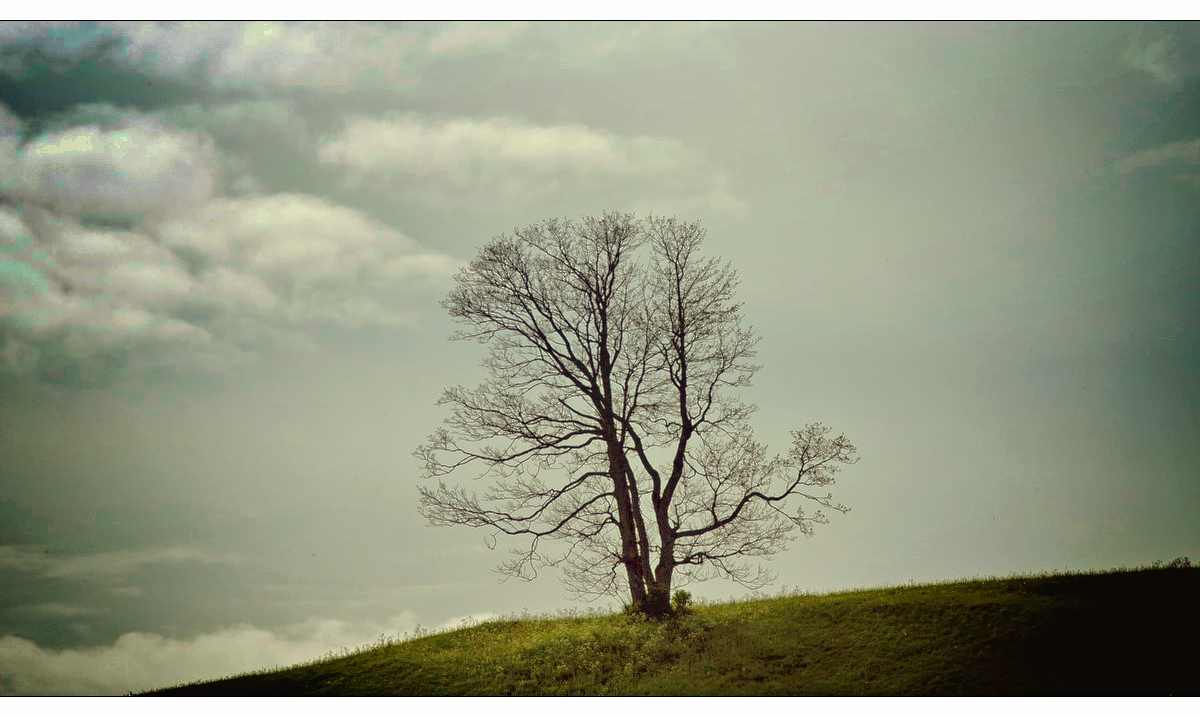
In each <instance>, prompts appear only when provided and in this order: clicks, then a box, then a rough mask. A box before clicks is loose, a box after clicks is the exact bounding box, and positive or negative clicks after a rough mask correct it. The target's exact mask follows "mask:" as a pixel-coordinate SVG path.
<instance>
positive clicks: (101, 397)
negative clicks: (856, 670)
mask: <svg viewBox="0 0 1200 717" xmlns="http://www.w3.org/2000/svg"><path fill="white" fill-rule="evenodd" d="M605 210H622V211H633V212H639V213H645V212H654V213H655V214H666V215H672V214H673V215H677V216H679V217H680V218H682V219H688V220H690V219H699V220H701V221H702V222H703V224H704V226H705V227H706V228H707V230H708V240H707V243H706V248H707V251H708V252H709V253H710V254H713V255H718V256H722V257H725V258H727V259H729V260H731V261H732V263H733V265H734V267H735V268H736V269H737V271H738V272H740V275H741V277H742V284H741V288H740V297H741V298H742V299H743V300H744V302H745V310H744V312H745V316H746V321H747V323H749V324H752V325H753V326H754V327H755V329H756V330H757V332H758V333H759V334H760V335H761V336H762V342H761V343H760V345H759V349H760V353H759V357H758V361H759V363H761V364H763V366H764V368H763V369H762V371H761V372H760V373H759V374H758V377H757V379H756V382H755V386H754V387H753V388H751V389H748V390H746V391H745V393H744V394H743V397H744V398H745V399H747V400H748V401H751V402H753V403H756V404H758V406H759V408H760V410H759V412H758V413H757V414H756V416H755V418H754V425H755V427H756V430H757V436H758V438H759V439H760V440H762V441H764V442H766V443H767V444H769V445H770V446H772V447H773V448H775V449H776V450H780V451H782V450H785V449H786V448H787V443H788V431H789V430H793V429H798V428H800V427H802V426H803V425H804V424H806V423H810V422H814V421H822V422H824V423H826V424H828V425H830V426H832V427H833V428H834V429H835V431H836V432H844V433H845V434H846V435H847V437H848V438H850V439H851V440H852V441H853V442H854V443H855V444H856V445H857V446H858V448H859V454H860V455H861V461H860V462H859V463H858V464H857V465H855V466H852V467H849V468H847V469H846V470H845V471H844V472H843V473H841V474H840V476H839V481H838V483H837V485H836V486H834V488H833V491H834V496H835V498H837V499H838V500H839V501H840V502H842V503H846V504H848V505H849V506H851V508H852V511H851V512H850V513H849V514H847V515H840V514H834V515H833V516H832V518H831V523H830V524H829V525H825V526H818V528H817V532H816V535H815V536H814V537H812V538H810V539H804V538H801V539H800V540H798V541H796V542H794V543H792V544H791V546H790V548H789V549H788V550H787V552H785V553H783V554H781V555H779V556H778V557H777V558H776V559H775V560H773V561H771V563H770V567H771V569H772V570H773V571H774V572H775V573H776V574H777V575H778V576H779V577H778V581H777V583H776V584H775V587H774V589H779V588H782V587H783V586H787V587H788V588H799V589H803V590H810V591H831V590H844V589H851V588H856V587H869V586H882V585H893V584H898V583H907V582H908V581H910V580H913V581H917V582H923V581H939V580H950V579H956V578H970V577H975V576H1004V575H1010V574H1013V573H1028V572H1039V571H1048V570H1063V569H1070V570H1087V569H1094V568H1112V567H1118V566H1130V567H1132V566H1136V565H1142V564H1148V563H1150V562H1152V561H1154V560H1170V559H1172V558H1175V557H1179V556H1190V557H1191V558H1192V559H1193V560H1197V559H1200V519H1198V518H1200V480H1198V478H1200V476H1198V475H1197V467H1198V466H1200V390H1198V386H1200V381H1198V378H1200V377H1198V373H1197V372H1198V368H1200V244H1198V241H1200V238H1198V236H1197V227H1198V226H1200V223H1198V219H1200V27H1197V26H1196V25H1194V24H1182V25H1180V24H1173V23H1166V24H1118V23H1084V24H956V23H939V24H882V23H881V24H820V23H814V24H735V25H722V24H704V23H699V24H697V23H685V24H653V25H645V24H640V23H629V24H600V25H592V24H586V23H580V24H568V25H560V24H543V23H533V24H523V23H518V24H507V23H502V24H476V23H445V24H443V23H416V24H403V23H383V24H357V23H338V24H329V25H326V24H300V25H289V24H274V23H241V22H231V23H200V24H195V25H179V24H169V25H156V24H141V23H111V24H109V23H101V24H98V25H90V24H84V25H77V24H72V23H59V24H50V25H44V24H37V23H24V22H10V23H0V694H123V693H125V692H126V691H128V690H140V689H147V688H150V687H154V686H159V685H165V684H172V683H176V682H181V681H187V680H194V679H201V678H205V679H212V678H217V677H221V676H225V675H229V674H232V673H236V672H239V671H244V670H250V669H257V668H261V667H268V666H272V665H276V664H280V665H286V664H292V663H295V662H298V661H302V660H307V659H310V658H314V657H317V656H320V655H321V654H323V653H325V652H328V651H330V650H336V649H339V648H341V647H347V646H349V647H355V646H358V645H361V644H363V643H366V642H369V641H372V640H374V639H375V638H377V637H378V636H379V634H380V633H386V634H389V635H395V634H398V633H402V632H405V631H410V630H412V629H413V628H414V627H415V626H416V625H417V624H418V623H420V624H421V625H423V626H424V627H426V628H436V627H439V626H444V625H454V624H457V623H458V622H459V620H461V619H462V618H463V617H464V616H468V615H484V616H486V615H489V614H504V613H513V612H516V613H520V612H521V611H522V610H523V609H526V608H527V609H528V610H530V611H531V612H535V613H539V612H548V611H554V610H557V609H560V608H564V607H587V606H586V605H577V604H575V603H571V602H569V601H568V593H567V592H566V591H565V590H564V589H563V588H562V586H561V585H560V584H559V583H558V581H557V578H556V576H555V575H553V574H548V575H546V576H544V577H542V578H541V579H539V580H537V581H535V582H532V583H522V582H518V581H510V582H507V583H503V584H501V583H499V582H498V577H497V575H496V574H495V573H493V572H491V567H492V566H493V565H495V564H496V563H497V562H499V560H501V559H503V558H504V557H505V552H504V550H503V548H504V547H506V546H505V545H504V544H503V543H502V544H501V546H500V548H501V549H499V550H497V551H496V552H492V551H489V550H488V549H487V547H486V546H485V545H484V538H485V537H486V533H484V532H481V531H472V530H470V529H467V528H459V529H454V528H429V527H426V526H425V525H424V524H423V521H422V519H421V518H420V517H419V516H418V514H417V510H416V498H417V487H416V486H417V480H418V478H417V472H418V470H417V468H418V467H417V463H416V460H415V459H414V458H413V457H412V451H413V450H414V449H415V448H416V447H417V446H418V445H419V444H420V443H421V442H422V441H423V440H424V439H425V437H426V436H427V435H428V434H429V432H431V431H432V430H434V429H435V428H437V427H438V426H439V425H440V422H441V419H442V418H443V417H444V414H443V413H442V412H441V411H440V410H439V409H438V408H436V407H435V406H434V402H435V401H436V399H437V396H438V394H439V393H440V391H441V390H442V389H443V388H445V387H448V386H451V385H454V384H459V383H462V384H466V385H475V384H476V383H478V382H479V381H481V380H482V379H483V377H484V374H483V371H482V369H481V368H480V367H479V360H480V358H481V357H482V353H481V351H480V349H479V347H477V346H475V345H467V344H462V343H451V342H448V341H447V336H448V334H449V333H450V332H451V331H452V330H453V328H454V327H453V324H452V323H451V322H450V321H449V319H448V317H447V316H445V314H444V311H443V310H442V309H441V308H440V307H439V306H438V302H439V301H440V300H441V299H442V298H443V297H444V295H445V294H446V292H447V290H448V289H449V287H450V280H451V277H452V276H453V274H454V272H455V271H456V269H457V267H459V266H460V265H462V263H463V262H466V261H469V260H470V259H471V258H472V257H473V255H474V253H475V251H476V250H477V249H478V248H479V247H480V246H481V245H482V244H483V243H484V242H486V241H487V240H488V239H490V238H491V237H493V236H495V235H498V234H501V233H507V232H511V231H512V230H513V229H514V228H515V227H519V226H524V225H527V224H531V223H535V222H539V221H541V220H542V219H544V218H548V217H575V218H577V217H579V216H581V215H583V214H586V213H599V212H602V211H605ZM691 589H692V591H693V592H694V593H695V594H696V595H698V596H701V597H705V598H710V599H727V598H729V597H730V596H739V597H740V596H743V595H744V594H745V591H744V590H742V589H741V588H740V587H738V586H737V585H735V584H731V583H727V582H719V581H715V582H710V583H705V584H701V585H696V586H692V587H691ZM600 606H607V605H606V604H604V603H601V604H600Z"/></svg>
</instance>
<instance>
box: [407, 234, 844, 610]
mask: <svg viewBox="0 0 1200 717" xmlns="http://www.w3.org/2000/svg"><path fill="white" fill-rule="evenodd" d="M703 238H704V230H703V229H702V228H701V226H700V224H699V222H690V223H688V222H680V221H677V220H675V219H673V218H663V217H653V216H651V217H648V218H646V219H639V218H637V217H635V216H633V215H628V214H614V213H609V214H605V215H603V216H601V217H584V218H583V219H582V220H581V221H570V220H554V219H552V220H547V221H545V222H543V223H541V224H536V225H532V226H528V227H525V228H523V229H517V230H515V231H514V233H513V235H512V236H507V235H501V236H499V237H496V238H495V239H493V240H492V241H491V242H490V243H488V244H487V245H485V246H484V247H483V248H482V249H481V250H480V252H479V255H478V257H477V258H476V259H475V260H474V261H473V262H471V263H470V265H469V266H467V267H466V268H465V269H464V270H462V271H461V272H460V273H459V274H458V275H457V277H456V278H455V283H456V285H455V288H454V289H453V290H452V291H451V292H450V294H449V296H448V297H447V299H446V300H445V301H444V302H443V306H444V307H445V308H447V309H448V310H449V311H450V314H451V316H452V317H454V318H455V319H456V320H457V321H458V322H460V323H461V324H464V325H465V326H466V328H465V329H463V330H461V331H459V332H457V333H455V334H454V335H453V336H452V338H454V339H473V340H476V341H480V342H482V343H484V344H487V345H488V346H489V347H490V355H489V356H488V358H486V359H485V360H484V363H483V365H484V367H485V369H486V370H487V374H488V378H487V380H486V381H485V382H484V383H483V384H482V385H480V386H479V387H478V388H474V389H467V388H463V387H462V386H456V387H454V388H450V389H448V390H446V391H445V392H444V393H443V395H442V398H441V400H440V401H439V405H447V406H449V407H450V415H449V417H448V418H447V419H446V421H445V427H443V428H441V429H439V430H437V431H435V432H434V433H433V434H432V435H431V436H430V437H429V439H428V441H427V442H426V443H425V444H423V445H422V446H421V447H420V448H419V449H418V450H417V452H416V455H417V456H418V457H419V458H420V459H422V461H423V462H424V474H425V478H426V479H430V478H436V479H437V480H438V483H437V487H436V488H432V487H429V486H427V485H423V486H421V487H420V495H421V512H422V514H423V515H424V516H425V517H426V518H427V520H428V521H429V522H430V524H431V525H467V526H474V527H482V528H489V529H491V530H492V537H491V540H490V541H489V546H490V547H494V546H495V539H496V538H497V537H499V536H501V535H507V536H517V537H520V538H522V539H523V540H524V543H523V546H524V547H522V548H520V549H518V550H515V551H513V558H512V559H510V560H508V561H506V562H504V563H503V564H502V565H501V566H500V567H499V570H500V571H501V572H503V573H505V574H508V575H513V576H518V577H521V578H524V579H532V578H533V577H536V575H537V574H538V570H539V568H542V567H544V566H558V567H560V568H561V569H562V570H563V576H564V578H565V583H566V584H567V586H568V587H569V588H571V589H572V590H574V591H575V592H577V593H578V594H579V595H580V596H583V597H588V596H599V595H615V596H620V595H621V594H622V593H626V594H628V596H629V600H630V601H631V605H632V606H633V607H634V608H635V609H637V610H640V611H643V612H646V613H648V614H651V615H656V616H657V615H663V614H666V613H669V612H670V611H671V602H670V593H671V586H672V583H673V582H679V583H680V584H686V583H688V582H694V581H696V580H704V579H709V578H712V577H728V578H731V579H733V580H735V581H737V582H739V583H741V584H742V585H745V586H747V587H750V588H756V587H760V586H761V585H763V584H765V583H766V582H767V581H768V580H770V579H771V576H770V574H769V573H767V572H766V571H765V570H764V569H762V567H761V566H756V565H755V561H753V560H752V559H753V558H758V557H763V556H768V555H771V554H774V553H776V552H778V551H779V550H781V549H782V548H783V547H784V545H785V543H786V541H787V540H788V539H789V538H790V537H793V535H794V533H795V532H796V531H799V532H800V533H802V534H805V535H810V534H811V533H812V527H813V525H814V524H816V523H824V522H828V521H827V519H826V517H825V516H824V515H823V514H822V512H821V510H820V508H828V509H832V510H837V511H840V512H843V513H844V512H847V511H848V510H849V509H848V508H846V507H845V506H843V505H840V504H837V503H835V502H833V498H832V496H831V495H829V494H825V495H817V494H811V493H808V492H806V491H807V490H808V489H809V488H814V487H823V486H827V485H829V484H832V483H833V482H834V474H835V473H836V472H837V471H838V470H839V469H840V467H841V464H849V463H853V462H855V461H856V459H855V458H854V453H855V451H856V449H855V447H854V446H853V445H851V444H850V442H849V441H847V440H846V438H845V436H838V437H836V438H831V437H829V435H828V434H829V429H827V428H825V427H824V426H822V425H821V424H811V425H808V426H806V427H805V428H803V429H801V430H799V431H794V432H793V433H792V437H793V443H792V446H791V449H790V451H789V452H788V453H787V454H786V455H783V456H769V455H768V453H767V450H766V448H765V447H764V446H762V445H761V444H759V443H757V442H755V441H754V439H753V435H752V431H751V429H750V426H749V425H748V420H747V419H748V418H749V416H750V414H751V413H752V412H753V411H754V410H755V408H754V407H753V406H751V405H748V404H745V403H742V402H741V401H739V400H738V399H737V398H736V396H733V395H732V393H733V392H734V391H735V390H736V389H738V388H741V387H744V386H747V385H749V383H750V379H751V377H752V376H753V374H754V373H755V371H756V370H757V369H758V366H755V365H753V364H752V363H750V360H751V359H752V358H753V357H754V355H755V352H754V346H755V344H756V343H757V340H758V339H757V338H756V337H755V335H754V333H753V332H752V331H751V330H750V329H744V328H742V326H741V305H740V304H739V303H737V302H736V301H735V300H734V290H735V288H736V285H737V276H736V273H735V272H734V271H733V270H732V269H731V268H730V266H729V265H728V263H724V262H721V261H718V260H716V259H712V258H703V257H701V256H700V254H699V248H700V245H701V242H702V241H703ZM639 259H640V262H639ZM468 466H473V467H475V468H476V469H477V474H476V477H477V478H480V479H483V480H486V482H487V488H486V490H485V491H484V492H483V493H482V495H480V494H478V493H475V492H469V491H467V490H466V489H464V488H463V487H461V486H452V485H447V484H446V483H445V482H444V481H443V480H442V478H443V477H445V476H447V475H448V474H450V473H452V472H455V471H460V470H462V469H467V468H468ZM802 499H806V500H807V501H811V502H814V503H816V504H817V511H816V512H815V513H813V514H811V515H809V514H806V513H805V512H804V510H803V505H802V504H803V502H804V501H803V500H802ZM626 591H627V592H626Z"/></svg>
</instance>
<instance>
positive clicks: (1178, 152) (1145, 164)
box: [1112, 140, 1200, 187]
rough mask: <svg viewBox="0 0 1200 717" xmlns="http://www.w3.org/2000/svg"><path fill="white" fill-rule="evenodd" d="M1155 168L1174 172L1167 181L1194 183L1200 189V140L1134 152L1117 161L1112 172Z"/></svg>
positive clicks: (1123, 172) (1122, 172)
mask: <svg viewBox="0 0 1200 717" xmlns="http://www.w3.org/2000/svg"><path fill="white" fill-rule="evenodd" d="M1154 167H1167V168H1169V169H1173V170H1180V169H1182V170H1185V171H1174V172H1170V173H1169V174H1167V179H1169V180H1171V181H1176V182H1192V183H1193V184H1194V185H1196V186H1197V187H1200V140H1192V141H1188V142H1172V143H1170V144H1167V145H1164V146H1162V147H1154V148H1152V149H1144V150H1142V151H1140V152H1133V153H1131V154H1127V155H1125V156H1124V157H1121V158H1120V159H1118V160H1116V161H1115V162H1113V164H1112V170H1113V171H1115V172H1117V173H1120V174H1128V173H1130V172H1141V171H1144V170H1147V169H1151V168H1154Z"/></svg>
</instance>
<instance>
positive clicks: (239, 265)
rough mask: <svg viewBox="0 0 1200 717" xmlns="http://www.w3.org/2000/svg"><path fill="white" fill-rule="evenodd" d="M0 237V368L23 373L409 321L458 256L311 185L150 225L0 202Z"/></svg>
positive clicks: (287, 344)
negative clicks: (96, 222) (104, 223)
mask: <svg viewBox="0 0 1200 717" xmlns="http://www.w3.org/2000/svg"><path fill="white" fill-rule="evenodd" d="M0 244H3V245H5V246H6V248H5V252H6V258H7V259H8V260H7V261H5V262H4V264H3V267H2V268H0V271H2V272H3V279H4V281H3V282H2V283H0V298H2V299H3V302H0V329H4V331H3V333H2V334H0V335H2V336H3V338H4V345H3V346H2V347H0V349H2V350H0V358H2V359H3V364H0V368H4V369H6V370H7V371H8V372H10V373H17V374H28V373H30V372H31V371H32V370H33V369H34V367H36V366H38V365H41V366H42V368H43V369H44V370H49V369H48V367H50V366H51V365H52V364H53V362H54V361H56V360H57V361H60V362H62V361H65V362H67V363H77V364H84V365H88V364H90V363H94V362H95V361H98V360H101V359H102V358H103V357H105V356H109V355H113V354H114V353H115V354H124V355H128V352H129V351H130V350H133V353H134V354H135V355H133V356H132V357H130V359H129V360H130V364H131V365H130V367H129V370H133V367H134V366H136V367H137V368H138V369H141V368H147V367H150V366H153V365H156V363H157V364H158V365H171V366H174V367H176V368H179V369H181V370H204V371H207V370H213V369H217V370H219V369H220V368H221V367H223V366H226V365H230V364H237V363H245V362H249V361H252V360H253V359H252V354H253V352H254V351H256V350H260V349H268V348H269V349H273V350H278V349H281V348H282V349H287V350H304V351H311V350H315V349H316V348H317V347H316V345H315V344H313V343H312V342H311V340H309V339H308V338H306V335H305V333H306V331H307V330H308V329H309V328H311V327H315V326H318V325H335V326H341V327H346V328H361V327H364V326H403V325H412V324H413V323H414V322H415V321H416V320H417V317H418V316H419V315H420V314H421V313H422V312H423V311H425V310H427V308H428V307H426V306H425V304H426V303H430V304H431V303H432V299H431V297H432V296H433V295H434V294H437V293H440V292H441V291H442V289H443V284H444V283H445V282H446V281H447V280H448V278H449V275H450V274H451V272H452V271H453V270H454V269H455V267H456V266H457V262H456V260H454V259H452V258H451V257H449V256H448V255H445V254H441V253H438V252H431V251H428V250H426V249H424V248H423V247H421V246H420V245H418V244H417V243H416V242H414V241H413V240H412V239H409V238H408V237H406V236H404V235H403V234H400V233H399V232H397V231H395V230H393V229H390V228H388V227H386V226H384V225H382V224H380V223H378V222H376V221H374V220H372V219H371V218H370V217H368V216H367V215H365V214H363V213H362V212H359V211H357V210H353V209H350V208H347V207H343V206H339V205H337V204H334V203H332V202H329V201H326V200H323V199H319V198H316V197H310V196H304V195H272V196H260V197H243V198H221V199H215V200H212V201H209V202H206V203H204V204H202V205H199V206H196V207H193V208H191V209H184V210H179V209H177V210H176V211H175V212H173V213H172V214H171V215H170V216H166V217H159V218H156V219H153V220H152V221H150V222H149V223H148V226H147V230H146V231H145V232H139V231H110V230H107V229H96V228H89V227H84V226H81V225H79V224H78V223H76V222H73V221H71V220H69V219H67V218H63V217H59V216H57V215H53V214H50V213H49V212H45V211H41V210H38V209H36V208H30V207H25V208H23V209H20V210H18V209H16V208H11V207H0ZM248 352H249V353H248ZM101 363H103V361H102V362H101ZM189 367H190V368H189ZM89 370H91V371H95V370H104V366H103V365H102V366H99V367H93V368H92V369H89Z"/></svg>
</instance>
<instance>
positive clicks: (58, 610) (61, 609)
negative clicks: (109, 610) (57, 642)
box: [26, 602, 103, 617]
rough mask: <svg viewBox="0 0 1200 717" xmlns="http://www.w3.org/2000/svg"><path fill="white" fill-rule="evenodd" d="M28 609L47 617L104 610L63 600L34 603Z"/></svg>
mask: <svg viewBox="0 0 1200 717" xmlns="http://www.w3.org/2000/svg"><path fill="white" fill-rule="evenodd" d="M26 609H27V610H28V611H29V612H32V613H35V614H37V615H41V616H46V617H79V616H80V615H94V614H96V613H98V612H103V610H101V609H99V608H94V607H82V606H79V605H67V604H65V603H61V602H48V603H42V604H40V605H32V606H30V607H28V608H26Z"/></svg>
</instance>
